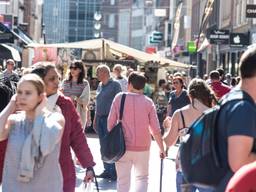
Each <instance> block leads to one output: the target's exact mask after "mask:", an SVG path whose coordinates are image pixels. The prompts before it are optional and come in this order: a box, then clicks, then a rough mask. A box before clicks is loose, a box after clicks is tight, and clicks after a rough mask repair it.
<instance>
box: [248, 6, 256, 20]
mask: <svg viewBox="0 0 256 192" xmlns="http://www.w3.org/2000/svg"><path fill="white" fill-rule="evenodd" d="M246 17H247V18H256V5H253V4H248V5H246Z"/></svg>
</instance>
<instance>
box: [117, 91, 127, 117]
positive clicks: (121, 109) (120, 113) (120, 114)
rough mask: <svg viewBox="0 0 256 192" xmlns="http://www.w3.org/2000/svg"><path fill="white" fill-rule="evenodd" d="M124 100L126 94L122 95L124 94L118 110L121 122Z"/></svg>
mask: <svg viewBox="0 0 256 192" xmlns="http://www.w3.org/2000/svg"><path fill="white" fill-rule="evenodd" d="M125 98H126V93H124V94H123V95H122V99H121V105H120V110H119V121H121V120H122V118H123V112H124V102H125Z"/></svg>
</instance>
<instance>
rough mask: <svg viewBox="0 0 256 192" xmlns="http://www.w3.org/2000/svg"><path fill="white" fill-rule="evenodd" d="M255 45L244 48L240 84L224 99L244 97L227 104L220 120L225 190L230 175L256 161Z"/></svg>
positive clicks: (221, 112)
mask: <svg viewBox="0 0 256 192" xmlns="http://www.w3.org/2000/svg"><path fill="white" fill-rule="evenodd" d="M255 64H256V48H251V49H248V50H247V51H245V53H244V54H243V55H242V57H241V60H240V64H239V65H240V75H241V83H240V84H239V85H238V86H237V88H235V89H234V90H232V91H231V92H229V93H228V94H227V95H226V96H224V97H225V98H224V99H230V98H232V96H234V94H237V93H238V92H240V93H241V94H243V95H244V97H243V98H246V99H243V100H238V101H237V100H236V101H231V102H229V103H227V104H226V105H225V106H223V108H222V109H221V111H220V114H219V119H218V131H217V133H218V135H217V139H218V148H219V152H220V160H221V164H222V166H225V167H227V169H228V171H227V175H226V176H225V177H224V178H223V179H222V181H221V183H220V184H219V186H218V188H217V191H225V187H226V186H227V183H228V181H229V179H230V178H231V176H232V175H233V174H234V172H236V171H237V170H238V169H240V168H241V167H242V166H243V165H246V164H248V163H251V162H254V161H255V160H256V145H255V144H254V143H255V142H256V106H255V101H256V89H255V84H256V65H255Z"/></svg>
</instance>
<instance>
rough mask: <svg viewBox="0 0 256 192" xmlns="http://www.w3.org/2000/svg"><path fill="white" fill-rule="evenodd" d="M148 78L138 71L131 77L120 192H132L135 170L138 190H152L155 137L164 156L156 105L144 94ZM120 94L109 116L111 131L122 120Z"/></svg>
mask: <svg viewBox="0 0 256 192" xmlns="http://www.w3.org/2000/svg"><path fill="white" fill-rule="evenodd" d="M145 83H146V78H145V77H144V76H143V75H141V74H139V73H138V72H132V73H131V74H130V75H129V77H128V92H127V93H126V94H127V95H126V99H125V103H124V113H123V118H122V125H123V131H124V138H125V143H126V152H125V154H124V156H123V157H121V159H119V160H118V161H117V162H116V171H117V191H118V192H127V191H129V190H130V183H131V181H130V178H131V170H132V168H133V170H134V179H135V181H134V182H135V191H136V192H144V191H147V188H148V168H149V167H148V165H149V150H150V145H151V134H152V135H153V137H154V139H155V140H156V143H157V144H158V147H159V149H160V154H161V157H162V158H163V157H164V155H165V154H164V146H163V140H162V136H161V130H160V126H159V122H158V118H157V114H156V108H155V105H154V103H153V101H152V99H150V98H149V97H147V96H145V95H144V94H143V89H144V86H145ZM123 94H124V93H119V94H117V95H116V97H115V98H114V101H113V103H112V106H111V110H110V113H109V116H108V131H110V130H111V129H112V128H113V127H114V126H115V124H116V122H117V121H118V119H119V110H120V102H121V97H122V95H123Z"/></svg>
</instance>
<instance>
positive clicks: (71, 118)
mask: <svg viewBox="0 0 256 192" xmlns="http://www.w3.org/2000/svg"><path fill="white" fill-rule="evenodd" d="M32 73H35V74H38V75H39V76H40V77H41V78H42V79H43V80H44V83H45V85H46V94H47V97H48V102H47V108H48V109H49V110H51V111H61V112H62V114H63V116H64V118H65V127H64V133H63V136H62V140H61V151H60V158H59V161H60V165H61V170H62V175H63V182H64V185H63V191H64V192H74V191H75V187H76V171H75V166H74V162H73V160H72V156H71V149H72V150H73V151H74V154H75V156H76V157H77V159H78V161H79V162H80V164H81V166H82V167H83V168H86V169H87V170H86V172H85V176H84V181H86V182H88V181H89V180H92V179H93V177H94V174H93V171H92V167H93V166H94V165H95V163H94V161H93V157H92V154H91V151H90V149H89V146H88V144H87V140H86V137H85V135H84V133H83V128H82V124H81V120H80V117H79V114H78V113H77V111H76V109H75V107H74V104H73V102H72V100H71V99H70V98H68V97H65V96H63V94H61V92H59V91H58V87H59V74H58V73H57V69H56V67H55V66H54V65H52V64H46V65H43V64H39V65H38V66H36V67H35V68H34V69H33V70H32Z"/></svg>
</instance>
